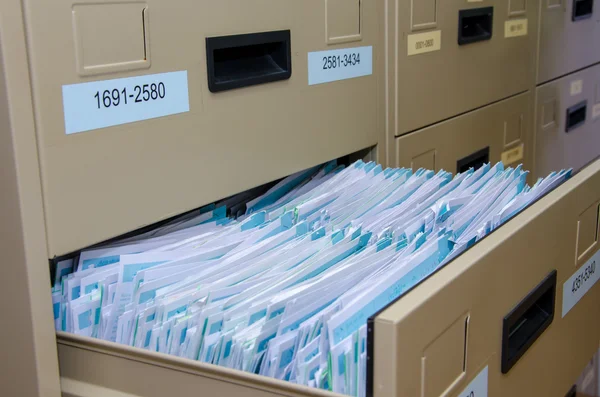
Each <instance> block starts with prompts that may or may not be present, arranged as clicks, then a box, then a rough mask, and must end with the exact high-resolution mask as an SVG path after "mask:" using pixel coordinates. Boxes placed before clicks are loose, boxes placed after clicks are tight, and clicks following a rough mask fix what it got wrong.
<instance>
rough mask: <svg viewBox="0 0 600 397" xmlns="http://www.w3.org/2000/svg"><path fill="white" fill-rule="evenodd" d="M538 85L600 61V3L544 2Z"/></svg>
mask: <svg viewBox="0 0 600 397" xmlns="http://www.w3.org/2000/svg"><path fill="white" fill-rule="evenodd" d="M530 2H531V3H538V5H539V8H540V34H539V57H538V72H537V83H538V84H541V83H545V82H547V81H550V80H553V79H556V78H558V77H561V76H564V75H566V74H569V73H572V72H574V71H576V70H578V69H582V68H585V67H587V66H590V65H592V64H594V63H597V62H600V1H598V0H540V1H538V2H533V1H530Z"/></svg>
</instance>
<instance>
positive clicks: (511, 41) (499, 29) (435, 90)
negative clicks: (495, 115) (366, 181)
mask: <svg viewBox="0 0 600 397" xmlns="http://www.w3.org/2000/svg"><path fill="white" fill-rule="evenodd" d="M536 3H537V2H535V1H506V0H484V1H478V2H467V1H465V0H450V1H439V0H418V1H417V0H400V1H393V0H385V1H384V2H383V5H382V14H384V15H385V20H384V24H385V28H384V29H385V30H384V31H383V34H382V38H381V40H382V43H383V44H385V50H384V51H383V56H384V57H385V65H384V75H385V79H386V81H387V92H386V93H385V107H386V115H385V119H386V128H387V134H388V136H389V137H390V138H389V139H391V137H393V136H399V135H402V134H405V133H407V132H409V131H414V130H417V129H419V128H423V127H425V126H427V125H430V124H433V123H436V122H439V121H442V120H444V119H447V118H450V117H454V116H456V115H459V114H461V113H464V112H467V111H470V110H473V109H476V108H478V107H481V106H483V105H487V104H490V103H492V102H494V101H498V100H501V99H504V98H507V97H509V96H511V95H515V94H517V93H520V92H524V91H527V90H529V89H530V87H531V86H532V85H533V83H534V81H535V45H536V32H537V30H536V26H537V22H536V16H537V5H536ZM484 7H493V9H494V14H493V29H492V37H491V39H490V40H486V41H480V42H475V43H471V44H465V45H459V44H458V32H459V29H458V22H459V11H460V10H465V9H474V8H477V9H479V8H484ZM514 21H516V22H517V24H520V23H521V22H523V23H525V21H526V23H527V28H526V29H527V30H526V31H527V35H525V36H516V37H508V38H507V37H505V33H506V32H505V31H506V29H508V32H509V35H511V33H510V23H512V22H514ZM507 22H508V23H509V25H508V28H507V25H506V24H507ZM519 27H520V28H524V25H523V24H520V25H519ZM438 31H439V32H440V33H439V35H440V36H439V40H438V38H437V37H436V36H435V35H437V33H435V32H438ZM415 34H424V35H425V36H421V37H424V39H423V40H421V39H419V40H416V41H415V40H414V38H415V36H413V35H415ZM431 35H433V36H431ZM417 37H418V36H417ZM427 40H433V41H432V42H431V41H429V42H428V41H427ZM437 42H439V45H440V49H439V50H437V51H430V52H423V53H418V54H416V55H408V54H409V51H412V50H414V49H413V48H412V46H416V45H418V46H419V47H421V48H425V49H426V48H428V47H427V46H428V45H430V44H431V43H433V44H432V46H431V48H432V49H435V48H437V44H435V43H437ZM417 43H420V44H417ZM411 45H412V46H411Z"/></svg>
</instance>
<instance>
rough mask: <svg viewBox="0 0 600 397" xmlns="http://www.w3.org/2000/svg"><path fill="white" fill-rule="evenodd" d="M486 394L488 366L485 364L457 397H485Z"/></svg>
mask: <svg viewBox="0 0 600 397" xmlns="http://www.w3.org/2000/svg"><path fill="white" fill-rule="evenodd" d="M487 395H488V367H487V366H486V367H485V368H484V369H483V370H482V371H481V372H480V373H479V374H478V375H477V377H475V379H473V380H472V381H471V383H469V386H467V387H466V388H465V390H463V391H462V392H461V393H459V394H458V396H459V397H487Z"/></svg>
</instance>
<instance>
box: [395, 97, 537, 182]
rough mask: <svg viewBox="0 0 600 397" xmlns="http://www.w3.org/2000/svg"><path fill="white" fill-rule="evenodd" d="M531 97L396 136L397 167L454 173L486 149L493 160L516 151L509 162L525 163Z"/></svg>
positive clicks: (491, 106)
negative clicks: (441, 170) (458, 165)
mask: <svg viewBox="0 0 600 397" xmlns="http://www.w3.org/2000/svg"><path fill="white" fill-rule="evenodd" d="M530 98H531V95H530V94H529V93H525V94H521V95H517V96H515V97H512V98H510V99H506V100H504V101H500V102H497V103H495V104H493V105H489V106H486V107H483V108H481V109H477V110H475V111H472V112H469V113H466V114H463V115H461V116H458V117H455V118H453V119H450V120H446V121H443V122H441V123H438V124H434V125H432V126H429V127H427V128H424V129H422V130H419V131H415V132H412V133H410V134H407V135H404V136H401V137H399V138H396V166H398V167H412V168H413V169H417V168H420V167H423V168H428V169H434V170H436V171H437V170H440V169H444V170H446V171H449V172H453V173H454V172H457V171H458V170H457V162H458V161H459V160H461V159H463V158H466V157H468V156H469V155H471V154H473V153H476V152H478V151H481V150H484V149H485V148H489V161H491V162H498V161H500V160H502V159H503V157H502V154H503V153H506V155H505V156H504V157H505V158H504V160H506V156H508V155H510V154H516V156H512V157H508V159H509V163H516V164H519V163H522V162H523V161H524V152H525V151H527V149H528V145H527V144H526V143H527V142H528V131H529V129H528V126H529V124H530V116H529V113H530V112H529V106H530ZM519 154H520V155H521V156H518V155H519ZM519 157H521V158H519ZM486 162H487V161H486ZM506 165H509V164H508V163H507V164H506ZM528 165H529V164H527V163H525V167H524V168H525V169H529V168H528Z"/></svg>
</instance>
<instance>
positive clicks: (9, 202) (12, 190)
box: [0, 0, 60, 397]
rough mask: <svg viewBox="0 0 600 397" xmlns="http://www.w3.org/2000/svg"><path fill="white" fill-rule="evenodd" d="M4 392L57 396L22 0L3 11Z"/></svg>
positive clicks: (0, 369)
mask: <svg viewBox="0 0 600 397" xmlns="http://www.w3.org/2000/svg"><path fill="white" fill-rule="evenodd" d="M0 8H1V10H0V252H2V264H3V266H2V268H3V278H2V288H0V313H1V315H2V320H1V321H0V323H1V324H2V331H1V332H0V335H1V336H2V337H1V338H0V357H2V361H1V363H0V395H2V396H7V397H8V396H28V397H29V396H49V397H57V396H59V395H60V384H59V378H58V359H57V356H56V338H55V334H54V326H53V321H52V303H51V302H52V299H51V296H50V289H49V288H48V286H49V285H50V278H49V274H48V271H47V263H48V262H47V260H48V259H47V254H46V250H45V247H46V235H45V230H44V214H43V206H42V192H41V186H40V175H39V164H38V157H37V147H36V139H35V127H34V122H33V109H32V103H31V97H30V88H31V86H30V80H29V75H28V73H27V55H26V50H25V40H24V38H25V36H24V31H23V23H22V21H23V19H22V15H21V2H20V1H18V0H6V1H3V2H2V6H1V7H0Z"/></svg>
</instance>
